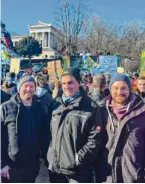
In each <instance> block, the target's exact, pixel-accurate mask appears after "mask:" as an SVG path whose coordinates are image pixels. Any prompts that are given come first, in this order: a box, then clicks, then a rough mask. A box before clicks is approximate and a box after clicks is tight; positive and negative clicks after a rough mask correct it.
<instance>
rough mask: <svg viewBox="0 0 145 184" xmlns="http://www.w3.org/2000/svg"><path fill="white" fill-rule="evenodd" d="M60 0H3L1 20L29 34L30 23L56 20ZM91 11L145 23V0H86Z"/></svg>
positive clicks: (114, 19) (110, 19) (11, 28)
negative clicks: (56, 10) (55, 12)
mask: <svg viewBox="0 0 145 184" xmlns="http://www.w3.org/2000/svg"><path fill="white" fill-rule="evenodd" d="M59 2H60V0H2V1H1V7H2V15H1V16H2V21H3V22H4V23H5V24H6V26H7V27H6V28H7V30H8V31H13V32H17V33H18V34H28V25H29V24H34V23H36V22H37V21H38V20H40V21H42V22H46V23H52V24H55V20H54V11H55V9H56V8H57V7H58V4H59ZM83 3H84V4H85V5H86V7H88V8H89V10H90V11H89V12H91V14H92V15H97V16H100V17H101V18H102V19H103V20H104V21H106V22H110V23H114V22H115V23H117V24H125V23H127V22H130V21H136V22H138V21H139V22H141V23H143V22H144V23H145V0H83Z"/></svg>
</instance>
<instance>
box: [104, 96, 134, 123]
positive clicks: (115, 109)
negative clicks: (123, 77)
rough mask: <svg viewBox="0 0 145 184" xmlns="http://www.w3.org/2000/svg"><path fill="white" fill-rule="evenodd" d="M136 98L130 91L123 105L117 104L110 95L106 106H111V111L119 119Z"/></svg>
mask: <svg viewBox="0 0 145 184" xmlns="http://www.w3.org/2000/svg"><path fill="white" fill-rule="evenodd" d="M135 100H136V96H135V95H134V94H133V93H132V94H131V96H130V98H129V99H128V100H127V102H126V103H125V104H124V105H123V106H117V105H116V104H115V102H114V101H113V99H112V98H111V96H109V99H108V107H111V109H112V111H113V113H114V114H115V115H116V117H117V119H118V120H119V121H120V120H121V119H122V117H123V116H124V115H125V114H126V113H127V112H128V111H129V110H130V108H131V107H132V106H133V104H134V102H135Z"/></svg>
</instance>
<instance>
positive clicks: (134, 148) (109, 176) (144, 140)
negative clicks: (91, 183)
mask: <svg viewBox="0 0 145 184" xmlns="http://www.w3.org/2000/svg"><path fill="white" fill-rule="evenodd" d="M109 88H110V94H111V95H110V96H109V97H108V99H107V101H106V107H107V111H108V115H107V117H106V120H107V126H106V130H107V131H106V132H107V136H106V138H107V139H106V145H105V149H104V153H103V154H102V158H100V159H101V160H102V164H101V167H100V168H99V170H98V173H97V174H98V178H99V177H100V180H99V181H100V182H104V181H105V182H107V183H138V182H139V183H144V182H145V105H144V103H143V101H142V100H141V98H140V97H139V96H137V95H135V94H134V93H132V86H131V81H130V79H129V78H128V77H127V76H126V75H124V74H116V75H114V76H113V77H112V78H111V81H110V86H109ZM96 172H97V171H96ZM99 173H100V175H99ZM101 177H102V178H101Z"/></svg>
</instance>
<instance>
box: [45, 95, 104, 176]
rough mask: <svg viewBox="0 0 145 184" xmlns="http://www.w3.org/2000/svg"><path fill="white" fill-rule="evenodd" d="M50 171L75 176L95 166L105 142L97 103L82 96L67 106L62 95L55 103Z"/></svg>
mask: <svg viewBox="0 0 145 184" xmlns="http://www.w3.org/2000/svg"><path fill="white" fill-rule="evenodd" d="M52 109H53V113H52V118H51V127H50V129H51V136H52V141H51V143H50V147H49V150H48V155H47V158H48V162H49V170H51V171H52V172H56V173H61V174H65V175H73V174H75V173H76V172H77V171H78V170H79V171H82V170H85V168H88V167H91V165H92V162H93V160H94V159H98V157H97V154H98V152H99V149H100V145H101V141H102V129H101V128H102V121H101V115H100V110H99V107H98V106H97V104H96V103H95V102H94V101H92V100H91V99H90V98H89V97H87V96H85V95H81V96H80V97H77V98H76V99H75V100H74V101H72V102H71V103H70V104H69V105H68V106H65V105H64V103H63V102H62V99H61V97H59V98H57V99H56V101H54V103H53V104H52Z"/></svg>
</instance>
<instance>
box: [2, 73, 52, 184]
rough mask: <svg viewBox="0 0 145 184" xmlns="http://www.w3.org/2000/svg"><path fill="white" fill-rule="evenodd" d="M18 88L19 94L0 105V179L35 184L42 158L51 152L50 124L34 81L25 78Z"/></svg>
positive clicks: (27, 76) (31, 78)
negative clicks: (37, 95)
mask: <svg viewBox="0 0 145 184" xmlns="http://www.w3.org/2000/svg"><path fill="white" fill-rule="evenodd" d="M17 88H18V93H17V94H16V95H14V96H13V97H12V98H11V99H10V100H9V101H7V102H5V103H3V104H2V105H1V178H2V181H3V182H10V183H34V182H35V178H36V176H37V174H38V171H39V158H40V157H42V158H45V156H46V153H47V149H48V138H47V135H48V134H49V132H48V130H49V129H48V120H47V119H46V114H45V113H44V109H43V107H42V106H41V104H40V102H39V101H38V100H37V98H36V97H35V95H34V93H35V89H36V83H35V80H34V78H33V77H31V76H29V75H24V76H23V77H22V78H20V81H19V83H18V86H17ZM46 134H47V135H46ZM44 143H45V144H44Z"/></svg>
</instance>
